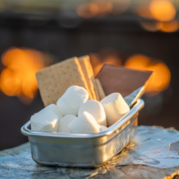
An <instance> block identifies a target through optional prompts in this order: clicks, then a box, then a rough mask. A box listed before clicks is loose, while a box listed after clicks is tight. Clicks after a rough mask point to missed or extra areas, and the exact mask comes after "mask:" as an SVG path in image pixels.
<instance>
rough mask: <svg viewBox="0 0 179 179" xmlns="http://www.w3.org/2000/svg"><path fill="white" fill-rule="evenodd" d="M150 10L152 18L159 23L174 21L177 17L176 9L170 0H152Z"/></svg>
mask: <svg viewBox="0 0 179 179" xmlns="http://www.w3.org/2000/svg"><path fill="white" fill-rule="evenodd" d="M149 9H150V12H151V14H152V16H153V17H154V18H155V19H157V20H159V21H170V20H173V19H174V18H175V15H176V9H175V7H174V5H173V4H172V2H171V1H169V0H152V1H151V3H150V6H149Z"/></svg>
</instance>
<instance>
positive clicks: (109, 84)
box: [96, 64, 152, 97]
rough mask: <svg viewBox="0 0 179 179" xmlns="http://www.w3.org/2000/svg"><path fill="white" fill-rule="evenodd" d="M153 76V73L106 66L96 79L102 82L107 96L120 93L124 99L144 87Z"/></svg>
mask: <svg viewBox="0 0 179 179" xmlns="http://www.w3.org/2000/svg"><path fill="white" fill-rule="evenodd" d="M151 74H152V72H151V71H142V70H132V69H129V68H125V67H121V66H115V65H108V64H105V65H104V66H103V67H102V69H101V70H100V72H99V73H98V75H97V76H96V78H98V79H99V80H100V82H101V85H102V87H103V90H104V92H105V94H106V95H109V94H111V93H116V92H118V93H120V94H121V95H122V97H126V96H127V95H129V94H130V93H132V92H133V91H135V90H136V89H138V88H140V87H141V86H144V85H145V83H146V82H147V80H148V79H149V77H150V76H151Z"/></svg>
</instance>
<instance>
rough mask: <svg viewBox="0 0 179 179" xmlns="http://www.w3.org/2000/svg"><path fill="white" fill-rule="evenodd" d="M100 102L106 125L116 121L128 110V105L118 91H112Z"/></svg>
mask: <svg viewBox="0 0 179 179" xmlns="http://www.w3.org/2000/svg"><path fill="white" fill-rule="evenodd" d="M100 102H101V104H102V105H103V107H104V110H105V113H106V118H107V125H108V126H110V125H112V124H114V123H115V122H117V121H118V120H119V119H121V118H122V117H123V116H124V115H125V114H126V113H128V112H129V111H130V108H129V106H128V105H127V103H126V102H125V100H124V99H123V97H122V96H121V94H120V93H112V94H110V95H108V96H106V97H105V98H104V99H102V100H101V101H100Z"/></svg>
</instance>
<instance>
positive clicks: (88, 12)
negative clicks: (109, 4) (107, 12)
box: [77, 3, 99, 18]
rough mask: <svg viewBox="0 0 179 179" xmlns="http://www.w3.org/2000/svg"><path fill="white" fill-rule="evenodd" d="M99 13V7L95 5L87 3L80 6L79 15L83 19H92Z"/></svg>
mask: <svg viewBox="0 0 179 179" xmlns="http://www.w3.org/2000/svg"><path fill="white" fill-rule="evenodd" d="M98 13H99V7H98V6H97V5H96V4H95V3H85V4H81V5H79V7H78V8H77V14H78V15H79V16H81V17H83V18H91V17H94V16H96V15H97V14H98Z"/></svg>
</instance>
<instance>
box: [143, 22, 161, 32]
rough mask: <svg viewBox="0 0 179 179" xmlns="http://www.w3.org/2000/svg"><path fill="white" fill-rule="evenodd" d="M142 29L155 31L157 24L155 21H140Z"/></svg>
mask: <svg viewBox="0 0 179 179" xmlns="http://www.w3.org/2000/svg"><path fill="white" fill-rule="evenodd" d="M140 24H141V26H142V27H143V29H145V30H147V31H150V32H156V31H158V24H157V22H140Z"/></svg>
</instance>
